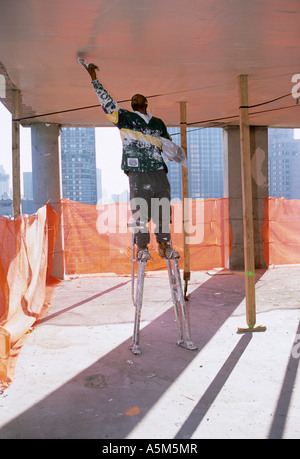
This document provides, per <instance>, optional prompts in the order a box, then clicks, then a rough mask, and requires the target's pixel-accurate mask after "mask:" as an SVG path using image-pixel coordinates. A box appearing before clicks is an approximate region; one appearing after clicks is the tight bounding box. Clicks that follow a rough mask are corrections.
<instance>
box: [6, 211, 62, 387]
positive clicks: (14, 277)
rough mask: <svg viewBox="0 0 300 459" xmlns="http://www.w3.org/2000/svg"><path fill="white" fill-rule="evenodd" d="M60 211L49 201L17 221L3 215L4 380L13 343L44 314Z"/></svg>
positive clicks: (8, 377) (7, 374) (7, 379)
mask: <svg viewBox="0 0 300 459" xmlns="http://www.w3.org/2000/svg"><path fill="white" fill-rule="evenodd" d="M57 227H58V215H57V214H56V213H55V212H54V210H53V209H52V208H51V207H50V206H49V205H46V206H44V207H42V208H41V209H39V211H38V212H37V213H36V214H35V215H34V216H32V215H22V216H20V217H18V218H16V219H15V220H13V221H9V220H8V219H7V218H4V217H1V218H0V383H1V384H2V385H5V384H6V383H7V382H8V381H9V380H10V379H11V378H10V375H9V372H8V370H9V364H10V363H9V359H10V356H11V350H12V348H13V346H14V345H15V344H16V343H17V342H18V341H19V339H20V338H22V337H23V335H24V334H25V333H26V332H27V331H28V330H29V329H30V328H31V327H32V325H33V324H34V323H35V322H36V321H37V319H39V318H40V315H41V313H42V310H43V308H44V305H45V298H46V282H47V281H48V282H51V280H53V279H52V278H51V276H50V274H51V271H52V265H53V251H54V243H55V238H56V233H57Z"/></svg>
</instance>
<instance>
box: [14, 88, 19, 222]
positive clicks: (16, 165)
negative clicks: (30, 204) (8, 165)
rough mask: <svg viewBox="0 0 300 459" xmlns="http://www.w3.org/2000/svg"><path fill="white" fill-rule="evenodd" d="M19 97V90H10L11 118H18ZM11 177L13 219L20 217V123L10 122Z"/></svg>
mask: <svg viewBox="0 0 300 459" xmlns="http://www.w3.org/2000/svg"><path fill="white" fill-rule="evenodd" d="M20 105H21V95H20V90H19V89H13V90H12V117H13V119H16V118H20ZM12 177H13V180H12V182H13V208H14V218H17V217H18V216H19V215H21V185H20V123H19V121H13V122H12Z"/></svg>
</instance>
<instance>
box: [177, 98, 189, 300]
mask: <svg viewBox="0 0 300 459" xmlns="http://www.w3.org/2000/svg"><path fill="white" fill-rule="evenodd" d="M180 142H181V148H183V149H184V151H185V155H186V157H187V130H186V102H185V101H182V102H180ZM181 187H182V220H183V222H182V223H183V256H184V273H183V279H184V282H185V286H184V296H185V299H187V295H186V293H187V283H188V281H189V280H190V277H191V273H190V246H189V244H188V243H187V237H188V234H189V231H188V230H189V182H188V169H187V168H186V167H181Z"/></svg>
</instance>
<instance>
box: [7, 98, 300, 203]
mask: <svg viewBox="0 0 300 459" xmlns="http://www.w3.org/2000/svg"><path fill="white" fill-rule="evenodd" d="M0 106H2V107H0V139H1V140H0V148H1V155H0V165H1V166H2V167H3V168H4V170H5V173H6V174H9V175H10V180H11V175H12V174H11V116H10V114H9V112H8V111H7V110H6V109H5V107H4V106H3V104H0ZM3 108H4V110H3ZM5 111H6V113H5ZM3 113H4V115H5V116H4V115H3ZM3 116H4V118H3ZM3 119H5V123H4V124H3V122H1V120H2V121H3ZM168 129H169V131H170V133H171V134H172V133H173V132H174V129H175V132H176V128H168ZM194 130H195V131H197V129H194ZM177 131H178V129H177ZM188 135H190V134H188ZM30 137H31V136H30V129H29V128H23V127H22V126H21V129H20V156H21V158H20V159H21V193H22V195H23V186H24V185H23V173H24V172H30V171H31V139H30ZM290 137H291V135H290ZM292 137H293V138H294V139H297V138H298V139H300V129H298V130H295V129H294V130H293V135H292ZM173 140H174V141H175V142H176V143H177V142H179V141H180V136H179V135H178V136H174V137H173ZM95 145H96V168H97V169H101V182H102V197H103V198H104V199H105V200H106V201H109V200H110V199H112V196H114V197H115V196H118V195H122V196H124V192H126V190H127V191H128V178H127V176H126V175H125V174H124V172H123V171H122V170H121V167H120V164H121V154H122V144H121V139H120V135H119V131H118V129H117V128H115V127H107V128H95ZM192 150H193V148H192V149H191V151H189V161H190V162H191V159H192V156H193V154H194V153H193V151H192ZM200 150H201V149H200V148H199V155H200V153H201V151H200ZM269 153H270V154H271V151H269ZM168 166H169V170H170V180H172V178H171V175H172V173H173V172H172V171H174V170H175V169H176V167H177V166H178V165H177V164H174V163H173V164H172V163H170V162H169V163H168ZM190 166H191V164H190ZM177 169H178V170H177V171H176V172H175V176H177V182H179V181H181V178H179V170H180V168H178V167H177ZM190 169H191V168H190ZM192 169H193V167H192ZM209 169H210V166H208V169H207V171H209ZM192 172H193V171H192ZM192 172H191V171H190V172H189V174H191V173H192ZM194 172H195V171H194ZM198 172H200V170H199V171H198ZM202 173H203V171H202ZM173 175H174V173H173ZM205 178H206V179H207V174H206V177H205ZM199 179H200V177H199ZM174 183H175V182H174ZM203 183H204V182H203ZM180 187H181V185H180ZM10 188H11V182H10ZM173 188H175V187H174V184H173ZM189 188H190V196H191V197H194V198H195V197H196V198H197V197H198V198H201V197H204V198H207V197H221V195H222V193H221V192H220V189H219V190H217V191H216V192H215V194H214V195H212V196H207V195H205V194H204V193H203V191H205V190H204V189H203V190H202V192H201V193H200V195H199V193H198V195H195V196H194V192H193V187H192V185H191V184H190V186H189ZM271 189H272V188H271V187H270V190H271ZM178 193H179V192H178V190H177V191H176V192H175V194H174V193H173V196H172V197H173V198H174V197H176V198H178V197H179V196H180V195H179V194H178ZM287 197H288V198H290V196H287Z"/></svg>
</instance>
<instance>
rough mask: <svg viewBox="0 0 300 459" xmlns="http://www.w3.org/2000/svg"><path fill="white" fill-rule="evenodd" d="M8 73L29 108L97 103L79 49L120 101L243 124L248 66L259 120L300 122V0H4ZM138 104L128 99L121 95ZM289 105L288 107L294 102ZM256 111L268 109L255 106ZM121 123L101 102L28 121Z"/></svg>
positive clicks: (30, 111) (163, 114)
mask: <svg viewBox="0 0 300 459" xmlns="http://www.w3.org/2000/svg"><path fill="white" fill-rule="evenodd" d="M0 2H1V16H0V61H1V62H0V74H2V75H5V77H6V89H7V91H6V98H4V99H2V101H3V103H4V104H5V105H6V106H7V107H8V108H9V109H11V106H10V101H11V91H10V89H11V87H16V88H18V89H20V90H21V93H22V110H21V116H23V117H25V116H30V115H37V114H39V115H40V114H45V113H49V112H50V113H51V112H56V111H61V110H68V109H73V108H78V107H85V106H89V105H95V104H97V103H98V99H97V97H96V95H95V93H94V90H93V88H92V86H91V84H90V78H89V76H88V74H87V73H86V71H85V70H84V68H83V67H81V66H80V65H79V64H78V63H77V56H78V54H80V55H84V56H85V58H86V59H87V60H88V61H90V62H95V63H97V64H98V65H99V66H100V72H99V79H100V80H101V81H102V83H103V84H104V86H105V87H106V89H107V90H108V91H109V92H110V93H111V95H112V96H113V97H114V98H115V99H116V100H118V101H121V100H125V99H129V98H130V97H131V96H132V95H133V94H134V93H137V92H138V93H142V94H144V95H146V96H153V95H157V94H159V95H160V96H158V97H153V98H151V99H149V102H150V109H151V111H152V113H153V115H155V116H158V117H160V118H162V119H163V120H164V121H165V123H166V124H167V125H169V126H172V125H178V124H179V121H180V119H179V103H178V102H179V101H182V100H185V101H187V122H188V123H195V122H198V121H207V120H215V119H219V118H224V117H225V118H226V117H233V118H228V119H223V120H219V121H214V122H210V121H207V122H204V123H202V124H199V125H221V126H222V125H224V124H238V114H239V100H238V78H237V77H238V75H240V74H247V75H248V78H249V104H250V105H255V104H259V103H262V102H265V101H268V100H271V99H275V98H278V97H281V96H285V97H283V98H281V99H279V100H277V101H275V102H273V103H270V104H266V105H262V106H258V107H253V108H251V109H250V113H252V114H251V116H250V122H251V124H252V125H267V126H274V127H300V103H299V104H298V105H297V104H296V99H295V98H293V97H292V95H291V90H292V87H293V86H294V85H295V83H292V81H291V79H292V76H293V75H295V74H300V1H299V0H180V1H179V0H51V1H49V0H12V1H7V0H0ZM299 93H300V90H299ZM121 105H122V106H123V107H125V108H129V109H130V105H129V103H127V102H124V103H121ZM285 107H288V108H285ZM254 112H262V113H259V114H253V113H254ZM37 121H40V122H47V123H50V122H51V123H52V122H53V123H59V124H62V125H73V126H75V125H77V126H78V125H79V126H87V125H89V126H105V125H111V124H110V122H109V121H108V120H107V119H106V117H105V116H104V114H103V113H102V110H101V109H100V108H90V109H86V110H79V111H73V112H66V113H60V114H56V115H48V116H43V117H36V118H33V119H29V120H27V121H23V124H26V123H32V122H37Z"/></svg>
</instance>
